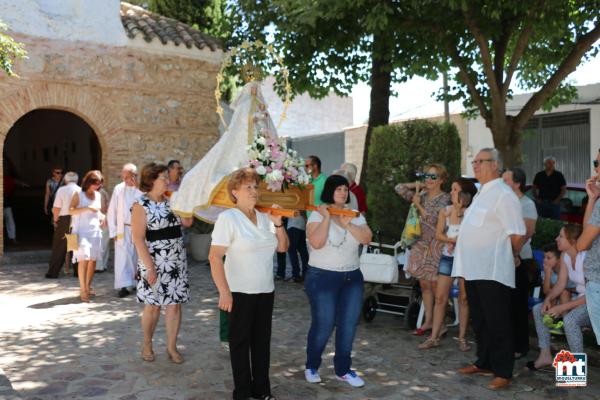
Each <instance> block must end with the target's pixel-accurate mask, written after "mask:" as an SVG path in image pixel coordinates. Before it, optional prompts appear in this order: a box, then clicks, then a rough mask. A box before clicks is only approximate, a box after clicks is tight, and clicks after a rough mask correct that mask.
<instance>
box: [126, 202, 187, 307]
mask: <svg viewBox="0 0 600 400" xmlns="http://www.w3.org/2000/svg"><path fill="white" fill-rule="evenodd" d="M137 203H138V204H140V205H141V206H142V207H144V210H145V211H146V245H147V246H148V252H149V253H150V256H151V257H152V260H153V261H154V266H155V267H156V274H157V275H158V284H157V286H156V291H155V290H153V289H152V287H151V286H150V285H149V284H148V282H147V281H146V279H144V277H145V276H146V266H145V265H144V263H143V261H142V259H141V257H140V258H139V259H138V270H139V273H140V276H141V277H142V279H140V280H139V281H138V284H137V300H138V301H139V302H141V303H145V304H150V305H155V306H163V305H169V304H180V303H186V302H187V301H188V298H189V291H190V286H189V284H188V271H187V255H186V252H185V247H184V245H183V237H182V235H181V220H180V218H179V217H178V216H177V215H175V214H174V213H173V211H171V205H170V203H169V201H168V200H165V201H162V202H160V203H157V202H154V201H152V200H151V199H150V198H148V196H147V195H146V194H144V195H142V196H141V197H140V198H139V199H138V200H137Z"/></svg>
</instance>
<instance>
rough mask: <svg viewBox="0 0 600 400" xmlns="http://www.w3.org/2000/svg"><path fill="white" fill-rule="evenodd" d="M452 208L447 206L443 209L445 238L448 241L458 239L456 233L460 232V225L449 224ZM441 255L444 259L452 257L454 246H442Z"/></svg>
mask: <svg viewBox="0 0 600 400" xmlns="http://www.w3.org/2000/svg"><path fill="white" fill-rule="evenodd" d="M451 208H452V206H447V207H446V208H445V209H444V212H445V213H446V236H448V238H449V239H455V238H457V237H458V231H459V230H460V224H451V223H450V211H451ZM442 254H443V255H445V256H446V257H454V245H453V244H451V243H446V244H444V248H443V249H442Z"/></svg>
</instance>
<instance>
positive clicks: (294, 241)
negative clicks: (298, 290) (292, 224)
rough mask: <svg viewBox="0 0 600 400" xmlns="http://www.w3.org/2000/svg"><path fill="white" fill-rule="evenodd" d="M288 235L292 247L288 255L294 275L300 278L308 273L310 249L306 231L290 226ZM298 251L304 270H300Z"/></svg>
mask: <svg viewBox="0 0 600 400" xmlns="http://www.w3.org/2000/svg"><path fill="white" fill-rule="evenodd" d="M287 234H288V237H289V239H290V247H289V248H288V256H290V261H291V262H292V276H293V277H294V278H300V277H301V276H304V275H306V269H307V267H308V249H307V248H306V231H303V230H302V229H298V228H288V230H287ZM298 253H300V260H301V261H302V271H300V262H299V261H298Z"/></svg>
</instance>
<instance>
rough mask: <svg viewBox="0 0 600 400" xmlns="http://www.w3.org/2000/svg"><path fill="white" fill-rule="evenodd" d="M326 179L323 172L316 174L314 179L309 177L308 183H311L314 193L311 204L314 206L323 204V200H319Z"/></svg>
mask: <svg viewBox="0 0 600 400" xmlns="http://www.w3.org/2000/svg"><path fill="white" fill-rule="evenodd" d="M326 180H327V177H326V176H325V174H321V175H319V176H317V177H316V178H315V179H313V178H311V179H310V183H312V185H313V186H314V189H313V191H314V192H313V193H314V195H315V198H314V203H313V204H314V205H315V206H318V205H320V204H323V202H322V201H321V193H323V187H324V186H325V181H326Z"/></svg>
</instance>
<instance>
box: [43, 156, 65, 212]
mask: <svg viewBox="0 0 600 400" xmlns="http://www.w3.org/2000/svg"><path fill="white" fill-rule="evenodd" d="M62 181H63V169H62V167H54V168H52V176H51V177H50V178H49V179H48V180H47V181H46V192H45V193H44V213H46V215H48V216H50V217H52V206H53V204H54V198H55V197H56V192H57V191H58V188H59V187H60V186H61V185H62ZM50 222H52V219H51V220H50Z"/></svg>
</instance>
